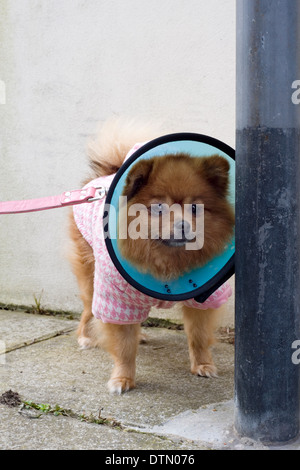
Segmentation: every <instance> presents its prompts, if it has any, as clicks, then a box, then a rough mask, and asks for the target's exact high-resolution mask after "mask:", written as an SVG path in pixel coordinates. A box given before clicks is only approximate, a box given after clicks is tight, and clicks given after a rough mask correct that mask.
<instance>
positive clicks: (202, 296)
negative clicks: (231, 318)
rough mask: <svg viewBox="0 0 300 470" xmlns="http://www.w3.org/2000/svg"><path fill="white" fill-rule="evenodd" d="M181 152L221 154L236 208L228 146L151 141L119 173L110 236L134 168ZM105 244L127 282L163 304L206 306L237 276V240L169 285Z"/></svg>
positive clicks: (196, 137) (191, 138) (174, 137)
mask: <svg viewBox="0 0 300 470" xmlns="http://www.w3.org/2000/svg"><path fill="white" fill-rule="evenodd" d="M181 152H182V153H188V154H190V155H191V156H196V157H204V156H210V155H216V154H218V155H220V156H222V157H224V158H226V159H227V160H228V162H229V164H230V171H229V196H228V200H229V202H230V203H231V204H232V206H233V207H234V204H235V151H234V150H233V149H232V148H231V147H229V146H228V145H226V144H225V143H223V142H221V141H219V140H217V139H214V138H212V137H209V136H205V135H201V134H195V133H179V134H170V135H166V136H162V137H159V138H157V139H155V140H152V141H150V142H148V143H146V144H145V145H143V146H142V147H140V148H139V149H138V150H137V151H135V152H134V153H133V154H132V155H131V157H129V158H128V160H126V161H125V163H124V164H123V165H122V167H121V168H120V170H119V171H118V172H117V173H116V175H115V177H114V179H113V182H112V184H111V186H110V188H109V191H108V195H107V198H106V204H107V207H109V206H113V207H114V209H115V211H109V213H108V215H107V214H106V217H105V221H106V223H107V221H108V232H109V233H115V232H116V227H115V225H116V218H115V217H114V215H115V213H116V212H118V205H119V197H120V196H121V195H122V192H123V189H124V185H125V181H126V178H127V175H128V172H129V171H130V170H131V167H132V164H133V163H136V162H137V161H139V160H142V159H150V158H152V157H154V156H165V155H167V154H174V153H175V154H176V153H181ZM106 228H107V227H106ZM105 242H106V246H107V249H108V252H109V254H110V257H111V259H112V261H113V263H114V265H115V266H116V268H117V269H118V271H119V272H120V274H121V275H122V276H123V277H124V279H126V280H127V282H129V283H130V284H131V285H132V286H133V287H135V288H136V289H138V290H139V291H141V292H143V293H144V294H147V295H150V296H151V297H155V298H158V299H161V300H171V301H181V300H186V299H190V298H195V299H196V300H198V301H199V302H204V301H205V300H206V299H207V298H208V297H209V296H210V295H211V294H212V293H213V292H214V291H215V290H216V289H217V288H218V287H220V286H221V285H222V284H223V283H224V282H225V281H226V280H227V279H229V277H231V276H232V275H233V274H234V253H235V240H234V238H233V239H232V240H231V242H230V243H228V244H227V245H226V247H225V249H224V251H223V253H222V254H221V255H218V256H216V257H215V258H213V259H212V260H210V261H209V262H208V263H207V264H206V265H204V266H202V267H200V268H197V269H195V270H193V271H191V272H189V273H187V274H184V275H183V276H181V277H180V278H179V279H176V280H173V281H167V282H162V281H159V280H158V279H156V278H154V277H153V276H152V275H151V274H144V273H141V272H140V271H138V269H137V268H135V267H134V266H133V265H132V264H130V263H129V262H128V261H127V260H126V259H124V258H123V257H122V256H121V254H120V251H119V248H118V243H117V239H115V238H110V237H109V236H108V237H106V239H105Z"/></svg>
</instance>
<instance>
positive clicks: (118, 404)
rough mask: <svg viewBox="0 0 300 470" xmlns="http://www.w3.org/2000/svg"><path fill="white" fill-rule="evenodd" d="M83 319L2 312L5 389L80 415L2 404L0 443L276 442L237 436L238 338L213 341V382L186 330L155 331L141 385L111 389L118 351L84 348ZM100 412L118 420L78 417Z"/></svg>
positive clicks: (250, 445)
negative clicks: (119, 391)
mask: <svg viewBox="0 0 300 470" xmlns="http://www.w3.org/2000/svg"><path fill="white" fill-rule="evenodd" d="M77 324H78V322H77V321H76V320H66V319H64V318H56V317H52V318H51V317H45V316H41V315H32V314H26V313H24V312H5V311H0V341H1V342H2V344H5V345H7V346H8V347H7V349H6V352H5V350H4V351H2V352H3V354H0V395H2V394H3V393H4V392H6V391H8V390H13V391H14V392H16V393H18V394H19V395H20V396H21V398H22V400H23V401H26V402H32V403H34V404H38V405H41V406H45V405H47V404H49V405H50V406H51V407H52V409H53V408H54V407H55V406H56V405H57V406H59V408H60V409H63V410H71V412H72V414H69V415H67V416H62V415H59V416H55V415H54V414H53V413H51V414H50V413H49V414H44V413H42V412H37V411H36V410H33V409H29V410H26V409H25V408H24V405H21V406H19V407H16V408H8V406H6V405H4V404H2V405H1V404H0V415H1V419H0V428H1V432H0V449H45V450H46V449H78V450H79V449H82V450H84V449H98V450H104V449H105V450H110V449H118V450H130V449H131V450H137V449H139V450H148V449H153V450H155V449H165V450H187V449H189V450H195V451H197V450H204V449H218V450H219V449H224V448H225V449H234V450H240V449H243V450H244V449H247V450H248V449H255V450H256V449H262V448H263V449H268V447H266V446H262V444H260V443H255V442H253V441H251V442H250V441H249V440H245V439H244V440H239V439H238V437H237V436H236V435H235V434H234V430H233V414H234V405H233V393H234V390H233V378H234V346H233V345H232V344H228V343H226V342H219V343H218V344H216V345H215V346H214V347H213V355H214V358H215V362H216V365H217V366H218V371H219V377H218V378H215V379H206V378H203V377H196V376H193V375H192V374H191V373H190V371H189V357H188V347H187V341H186V337H185V334H184V332H183V331H177V330H168V329H163V328H147V329H145V330H144V331H145V333H146V335H147V343H146V344H142V345H140V348H139V353H138V358H137V387H136V389H134V390H132V391H130V392H129V393H126V394H123V395H121V396H119V395H111V394H110V393H109V392H108V390H107V386H106V383H107V380H108V379H109V376H110V372H111V369H112V366H113V363H112V360H111V357H110V356H109V355H108V354H107V353H106V352H105V351H102V350H101V349H90V350H80V349H79V347H78V345H77V340H76V335H75V330H76V328H77ZM0 353H1V351H0ZM99 416H101V418H107V421H106V423H118V425H116V426H111V425H110V424H96V421H95V420H94V421H93V420H86V419H85V420H82V419H80V417H92V418H97V417H99ZM91 421H92V422H91ZM297 446H298V447H297ZM285 448H286V449H288V447H285ZM292 448H297V449H298V448H300V447H299V442H295V443H293V444H292Z"/></svg>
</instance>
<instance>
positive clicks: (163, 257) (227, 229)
mask: <svg viewBox="0 0 300 470" xmlns="http://www.w3.org/2000/svg"><path fill="white" fill-rule="evenodd" d="M159 135H160V134H159V133H158V132H157V131H153V130H152V129H151V128H150V127H149V126H139V125H137V124H136V123H135V122H134V121H132V122H125V123H122V124H121V125H120V122H118V121H112V122H109V123H107V124H106V125H104V127H103V128H102V130H101V132H100V133H99V134H98V136H97V138H96V140H95V141H94V142H93V143H92V144H91V145H90V147H89V157H90V166H91V168H92V170H93V174H92V175H91V177H90V180H91V179H94V178H97V177H99V176H105V175H109V174H113V173H115V172H116V171H117V169H118V168H120V166H121V165H122V163H123V161H124V158H125V156H126V154H127V153H128V151H129V150H130V149H131V148H132V147H133V145H134V144H136V143H137V142H144V141H147V140H150V139H153V138H155V137H157V136H159ZM175 158H176V159H178V160H177V163H178V166H176V165H177V163H176V162H175V160H174V159H175ZM228 169H229V166H228V163H227V161H226V160H225V159H223V158H222V157H219V156H215V157H209V158H207V159H205V158H204V159H203V158H191V157H189V156H187V155H182V156H178V155H177V156H173V157H172V156H170V157H159V160H156V159H155V158H154V159H153V160H152V161H149V162H146V163H145V162H143V163H141V165H135V166H134V167H133V170H132V171H131V172H130V174H129V176H128V178H127V183H126V186H125V189H124V194H125V195H127V197H128V200H129V205H130V204H131V203H134V202H136V201H138V202H139V203H144V204H145V205H147V207H148V206H149V204H151V202H152V201H156V199H155V198H156V197H157V195H158V194H159V195H160V196H161V194H163V195H164V201H163V202H166V203H168V204H170V203H172V202H177V201H178V200H179V201H180V202H181V203H182V202H183V201H188V202H189V203H195V202H197V201H200V202H201V203H203V204H204V207H205V208H207V211H206V212H205V230H206V231H205V238H204V239H205V240H207V241H206V242H204V246H205V248H203V250H199V252H198V253H197V255H195V251H187V250H185V249H184V247H180V248H179V250H177V248H176V250H177V253H179V255H178V256H177V255H176V256H174V248H172V247H168V246H166V245H165V244H158V243H157V245H155V242H156V241H155V240H134V241H132V240H130V239H127V240H123V241H122V244H121V247H120V249H121V250H122V252H123V254H124V255H125V256H126V257H127V258H128V259H129V260H130V261H131V262H133V263H135V264H136V265H137V266H138V267H139V269H141V270H145V269H146V266H148V268H150V272H152V273H153V274H154V275H156V276H157V277H164V278H172V277H174V276H175V277H176V276H178V274H180V273H181V274H182V273H183V272H184V271H186V270H190V269H191V267H194V266H195V265H199V264H200V265H201V264H203V263H204V262H206V261H207V260H208V259H209V258H212V257H213V256H214V255H215V254H216V253H219V252H220V251H222V249H223V247H224V244H225V243H226V242H227V241H228V240H229V238H230V236H231V234H232V230H233V225H234V216H233V212H232V209H231V208H230V206H229V204H228V202H227V200H226V194H227V186H228ZM137 175H138V176H139V177H140V176H141V175H142V178H140V180H139V184H135V181H136V176H137ZM182 178H185V184H183V183H182ZM199 188H201V190H200V193H199ZM70 235H71V239H72V241H73V250H72V256H71V262H72V265H73V271H74V273H75V275H76V277H77V280H78V284H79V288H80V291H81V298H82V301H83V305H84V310H83V313H82V316H81V321H80V324H79V328H78V341H79V344H80V346H81V347H95V346H101V347H105V348H106V349H107V350H108V351H109V352H110V353H111V355H112V357H113V359H114V364H115V365H114V369H113V372H112V375H111V378H110V380H109V382H108V387H109V390H110V391H111V392H117V393H122V392H124V391H127V390H130V389H132V388H133V387H135V362H136V354H137V350H138V344H139V342H140V340H141V330H140V325H116V324H109V323H102V322H101V320H98V319H95V318H94V317H93V315H92V299H93V279H94V255H93V251H92V248H91V247H90V245H89V244H88V243H87V242H86V240H85V239H84V238H83V237H82V235H81V233H80V231H79V230H78V228H77V225H76V223H75V221H74V217H73V214H71V218H70ZM147 243H149V244H150V245H147ZM153 243H154V246H153ZM182 310H183V319H184V328H185V332H186V334H187V338H188V345H189V354H190V362H191V372H192V373H193V374H195V375H200V376H206V377H213V376H216V373H217V369H216V367H215V365H214V363H213V360H212V356H211V353H210V346H211V345H212V344H213V342H214V329H215V326H216V320H217V317H218V315H217V314H218V313H219V312H218V311H215V310H211V309H208V310H198V309H193V308H188V307H186V306H183V307H182ZM166 360H167V359H166Z"/></svg>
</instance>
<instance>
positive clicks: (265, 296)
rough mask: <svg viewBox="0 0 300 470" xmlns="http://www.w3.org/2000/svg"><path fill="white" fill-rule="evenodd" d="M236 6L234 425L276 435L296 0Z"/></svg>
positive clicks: (295, 151) (292, 160)
mask: <svg viewBox="0 0 300 470" xmlns="http://www.w3.org/2000/svg"><path fill="white" fill-rule="evenodd" d="M236 4H237V142H236V150H237V155H236V172H237V181H236V183H237V197H236V364H235V428H236V431H237V432H238V433H239V435H241V436H244V437H245V436H247V437H251V438H253V439H256V440H261V441H263V442H285V441H288V440H290V439H293V438H295V437H296V436H297V435H298V433H299V371H300V365H299V364H297V363H294V362H295V361H292V354H293V352H294V350H293V349H292V344H293V342H294V341H295V340H298V339H300V332H299V323H300V282H299V280H300V276H299V269H300V268H299V262H300V256H299V254H300V197H299V195H300V131H299V129H300V126H299V116H300V105H296V104H293V102H292V94H293V92H294V91H295V90H293V89H292V84H293V82H294V81H295V80H300V68H299V59H300V42H299V32H300V22H299V18H300V15H299V14H300V1H299V0H237V2H236ZM299 94H300V93H299Z"/></svg>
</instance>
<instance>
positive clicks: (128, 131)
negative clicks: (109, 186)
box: [88, 118, 159, 178]
mask: <svg viewBox="0 0 300 470" xmlns="http://www.w3.org/2000/svg"><path fill="white" fill-rule="evenodd" d="M158 136H159V131H158V129H154V127H153V126H152V125H151V126H150V125H148V124H141V123H137V122H136V121H135V120H125V119H118V118H115V119H111V120H109V121H107V122H106V123H105V124H104V125H102V127H101V128H100V130H99V132H98V133H97V135H96V137H95V139H94V140H93V141H91V142H90V143H89V145H88V157H89V161H90V167H91V169H92V171H93V175H92V176H93V178H98V177H99V176H106V175H111V174H114V173H116V171H117V170H118V169H119V168H120V167H121V165H122V163H123V161H124V159H125V157H126V155H127V153H128V152H129V150H130V149H131V148H132V147H133V146H134V145H135V144H136V143H143V142H147V141H148V140H152V139H154V138H156V137H158Z"/></svg>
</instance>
